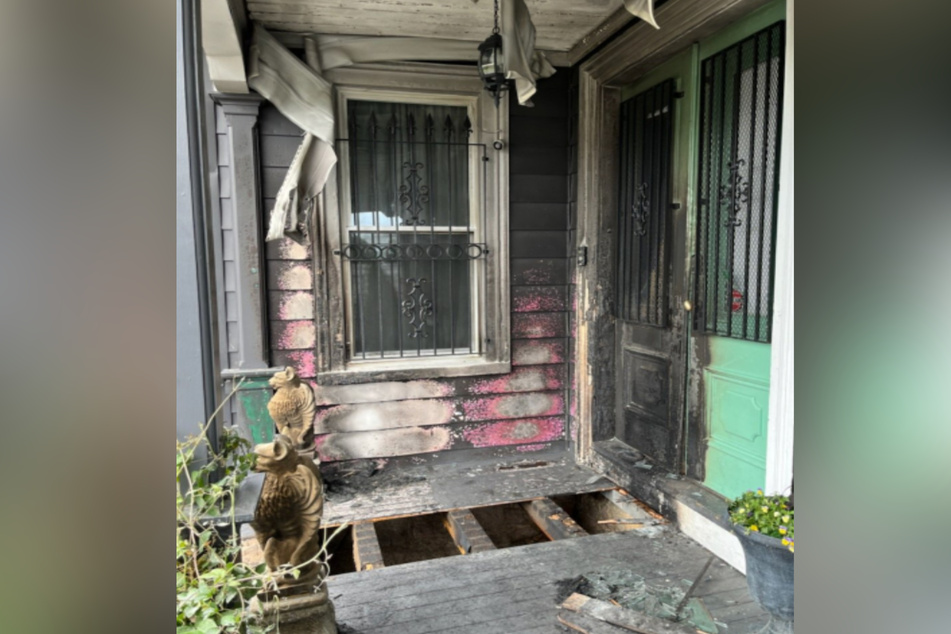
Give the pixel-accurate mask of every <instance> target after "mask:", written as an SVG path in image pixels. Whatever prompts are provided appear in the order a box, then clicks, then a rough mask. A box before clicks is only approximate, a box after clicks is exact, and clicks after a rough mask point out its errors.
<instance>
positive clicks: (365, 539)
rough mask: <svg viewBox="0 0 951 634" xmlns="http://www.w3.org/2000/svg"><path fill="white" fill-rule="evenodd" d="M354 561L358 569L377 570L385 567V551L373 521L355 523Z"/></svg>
mask: <svg viewBox="0 0 951 634" xmlns="http://www.w3.org/2000/svg"><path fill="white" fill-rule="evenodd" d="M352 530H353V533H352V535H353V561H354V563H356V566H357V570H376V569H377V568H383V566H384V564H383V551H381V550H380V540H379V539H377V536H376V528H375V527H374V526H373V522H356V523H354V524H353V529H352Z"/></svg>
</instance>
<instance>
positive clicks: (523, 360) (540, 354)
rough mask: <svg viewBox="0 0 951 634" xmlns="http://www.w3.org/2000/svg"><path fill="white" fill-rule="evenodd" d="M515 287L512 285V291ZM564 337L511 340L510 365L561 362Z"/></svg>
mask: <svg viewBox="0 0 951 634" xmlns="http://www.w3.org/2000/svg"><path fill="white" fill-rule="evenodd" d="M515 288H518V287H513V289H512V290H513V291H514V289H515ZM567 346H568V343H567V341H566V340H565V339H547V340H546V339H521V340H516V341H513V342H512V366H513V367H514V366H525V365H539V364H546V363H559V364H560V363H562V362H564V360H565V357H566V356H567V355H568V347H567Z"/></svg>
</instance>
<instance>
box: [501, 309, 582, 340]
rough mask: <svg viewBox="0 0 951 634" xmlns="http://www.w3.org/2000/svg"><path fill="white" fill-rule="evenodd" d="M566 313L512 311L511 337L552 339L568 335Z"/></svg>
mask: <svg viewBox="0 0 951 634" xmlns="http://www.w3.org/2000/svg"><path fill="white" fill-rule="evenodd" d="M565 315H566V313H513V314H512V338H513V339H552V338H557V337H565V336H567V335H568V323H567V322H568V319H567V317H566V316H565Z"/></svg>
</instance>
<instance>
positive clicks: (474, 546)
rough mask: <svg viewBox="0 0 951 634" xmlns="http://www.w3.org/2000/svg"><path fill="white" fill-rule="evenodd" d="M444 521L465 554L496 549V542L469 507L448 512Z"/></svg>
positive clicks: (457, 545)
mask: <svg viewBox="0 0 951 634" xmlns="http://www.w3.org/2000/svg"><path fill="white" fill-rule="evenodd" d="M443 521H444V522H445V524H446V530H448V531H449V534H450V535H452V541H454V542H456V547H458V548H459V552H461V553H462V554H463V555H468V554H471V553H481V552H485V551H487V550H495V544H493V543H492V540H491V539H489V536H488V534H486V532H485V529H483V528H482V525H481V524H479V520H477V519H476V517H475V515H473V514H472V512H471V511H469V510H467V509H459V510H455V511H449V512H448V513H446V515H445V517H444V518H443Z"/></svg>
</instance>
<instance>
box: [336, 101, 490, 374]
mask: <svg viewBox="0 0 951 634" xmlns="http://www.w3.org/2000/svg"><path fill="white" fill-rule="evenodd" d="M347 111H348V125H349V131H348V137H349V138H346V139H338V145H339V147H340V148H341V150H342V151H343V152H344V154H345V155H346V158H345V159H344V161H341V162H342V163H343V162H345V163H346V165H347V167H348V172H349V174H348V178H349V212H348V213H347V217H346V218H345V222H344V225H345V226H344V228H343V231H344V235H343V239H342V240H341V242H342V245H341V248H340V250H339V252H338V255H340V256H341V257H342V258H343V259H344V260H345V261H346V262H347V266H348V278H349V298H350V300H349V306H348V317H349V323H350V341H351V346H350V357H351V358H353V359H383V358H394V357H395V358H400V357H423V356H439V355H458V354H471V353H474V352H478V346H479V343H478V337H477V336H476V335H477V334H478V333H477V327H478V319H477V316H476V314H475V313H474V310H475V309H476V308H477V303H476V294H475V289H476V288H477V286H478V281H479V279H480V277H479V276H481V275H483V274H484V267H483V266H480V264H481V260H484V259H485V258H486V257H488V256H489V253H490V252H489V248H488V246H487V245H486V244H485V243H483V242H479V239H480V237H481V236H483V235H485V231H484V229H485V228H484V226H481V223H484V214H481V213H479V211H480V209H481V206H482V204H483V201H484V200H485V191H484V186H485V185H484V184H485V182H486V178H485V176H486V175H485V169H486V167H485V166H486V160H487V158H486V148H485V146H484V145H483V144H473V143H469V135H470V134H471V132H472V127H471V124H470V122H469V118H468V116H467V114H466V108H464V107H459V106H436V105H422V104H399V103H386V102H371V101H356V100H351V101H349V102H348V107H347ZM480 183H481V187H482V188H483V189H482V190H481V191H480V190H479V188H480ZM475 218H479V219H480V220H479V221H478V223H477V222H475V221H474V219H475Z"/></svg>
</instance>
